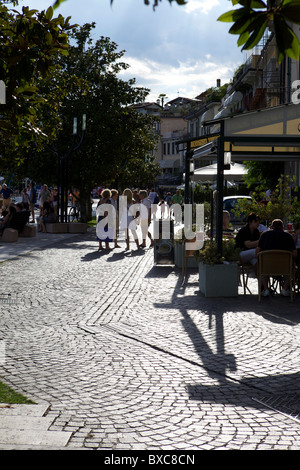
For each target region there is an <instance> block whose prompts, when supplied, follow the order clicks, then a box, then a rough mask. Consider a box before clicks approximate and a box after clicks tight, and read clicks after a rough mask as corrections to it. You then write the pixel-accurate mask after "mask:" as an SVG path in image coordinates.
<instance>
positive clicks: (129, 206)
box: [120, 188, 140, 250]
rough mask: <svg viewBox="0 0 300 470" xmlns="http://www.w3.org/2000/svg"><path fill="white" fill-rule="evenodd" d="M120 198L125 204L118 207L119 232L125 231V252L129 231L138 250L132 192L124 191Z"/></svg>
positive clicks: (127, 246) (128, 243)
mask: <svg viewBox="0 0 300 470" xmlns="http://www.w3.org/2000/svg"><path fill="white" fill-rule="evenodd" d="M122 196H124V197H125V198H127V199H126V204H125V205H124V204H122V206H121V207H120V230H124V231H125V240H126V250H129V249H130V239H129V230H130V232H131V233H132V236H133V238H134V241H135V243H136V246H137V248H138V249H139V248H140V244H139V240H138V236H137V232H136V231H137V224H136V220H135V218H136V214H135V213H134V200H133V195H132V191H131V189H129V188H126V189H124V191H123V194H122Z"/></svg>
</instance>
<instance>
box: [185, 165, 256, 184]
mask: <svg viewBox="0 0 300 470" xmlns="http://www.w3.org/2000/svg"><path fill="white" fill-rule="evenodd" d="M246 174H247V169H246V167H245V165H242V164H240V163H235V162H232V163H231V165H230V170H224V179H226V180H229V181H230V180H231V181H241V180H242V178H243V176H244V175H246ZM216 178H217V163H213V164H212V165H208V166H204V167H202V168H198V169H197V170H195V171H194V175H193V177H192V179H193V180H194V181H213V180H214V179H216Z"/></svg>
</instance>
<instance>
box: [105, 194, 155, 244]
mask: <svg viewBox="0 0 300 470" xmlns="http://www.w3.org/2000/svg"><path fill="white" fill-rule="evenodd" d="M152 192H153V191H152ZM150 194H151V193H149V192H148V191H147V190H131V189H129V188H126V189H124V191H123V192H122V193H119V192H118V191H117V190H116V189H112V190H110V189H104V190H103V191H102V193H101V199H100V201H99V203H98V206H97V211H96V215H97V230H96V232H97V240H98V241H99V251H100V250H111V249H112V248H111V247H110V243H114V247H115V248H118V247H119V245H118V236H119V233H120V232H124V235H125V241H126V250H129V249H130V238H131V237H133V240H134V242H135V244H136V247H137V249H141V248H146V246H147V239H148V238H149V240H150V246H153V244H154V242H153V238H152V234H151V232H150V230H149V226H150V223H151V215H152V211H151V209H152V207H151V206H152V205H153V204H154V205H155V202H156V199H155V198H154V197H153V196H154V195H153V194H152V195H151V196H152V199H150ZM119 196H123V197H122V198H120V197H119ZM139 227H140V229H141V234H142V241H141V242H140V240H139V237H138V228H139Z"/></svg>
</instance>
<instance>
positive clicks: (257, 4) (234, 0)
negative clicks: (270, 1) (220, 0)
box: [232, 0, 267, 9]
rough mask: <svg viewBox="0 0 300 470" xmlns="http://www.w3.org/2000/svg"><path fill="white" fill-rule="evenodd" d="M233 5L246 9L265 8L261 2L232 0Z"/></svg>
mask: <svg viewBox="0 0 300 470" xmlns="http://www.w3.org/2000/svg"><path fill="white" fill-rule="evenodd" d="M232 4H233V5H237V4H240V5H243V6H244V7H246V8H247V9H250V8H267V5H266V4H265V2H263V1H262V0H232Z"/></svg>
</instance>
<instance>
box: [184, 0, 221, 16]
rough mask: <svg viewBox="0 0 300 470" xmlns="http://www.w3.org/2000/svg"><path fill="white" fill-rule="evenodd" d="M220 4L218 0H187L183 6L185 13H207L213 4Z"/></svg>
mask: <svg viewBox="0 0 300 470" xmlns="http://www.w3.org/2000/svg"><path fill="white" fill-rule="evenodd" d="M218 5H220V2H219V0H199V1H198V0H189V1H188V3H187V4H186V5H185V7H184V10H183V11H184V12H185V13H188V14H189V13H204V14H207V13H208V12H209V11H210V10H212V9H213V8H214V7H215V6H218Z"/></svg>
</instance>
